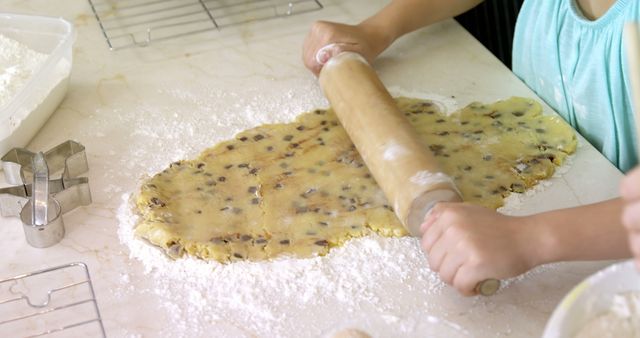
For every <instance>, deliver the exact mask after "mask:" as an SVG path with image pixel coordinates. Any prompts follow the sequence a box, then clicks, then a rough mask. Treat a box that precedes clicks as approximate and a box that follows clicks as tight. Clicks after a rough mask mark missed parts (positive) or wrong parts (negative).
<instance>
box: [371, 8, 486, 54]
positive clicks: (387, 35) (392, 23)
mask: <svg viewBox="0 0 640 338" xmlns="http://www.w3.org/2000/svg"><path fill="white" fill-rule="evenodd" d="M482 1H483V0H453V1H452V0H393V1H391V3H390V4H388V5H387V6H386V7H384V8H383V9H382V10H380V11H379V12H378V13H376V14H375V15H373V16H371V17H370V18H368V19H366V20H364V21H363V22H362V23H360V25H359V26H360V27H362V28H363V29H365V30H368V31H369V32H371V33H372V34H374V35H376V36H377V37H378V38H379V39H380V40H381V41H382V42H384V43H385V44H386V45H390V44H391V43H392V42H393V41H394V40H395V39H397V38H399V37H400V36H402V35H404V34H407V33H409V32H413V31H414V30H416V29H419V28H422V27H425V26H428V25H430V24H433V23H436V22H438V21H442V20H444V19H448V18H452V17H454V16H456V15H458V14H461V13H464V12H466V11H467V10H469V9H471V8H473V7H475V6H476V5H478V4H479V3H481V2H482Z"/></svg>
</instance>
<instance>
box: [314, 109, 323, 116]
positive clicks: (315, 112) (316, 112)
mask: <svg viewBox="0 0 640 338" xmlns="http://www.w3.org/2000/svg"><path fill="white" fill-rule="evenodd" d="M313 113H314V114H316V115H324V113H325V112H324V110H320V109H316V110H314V111H313Z"/></svg>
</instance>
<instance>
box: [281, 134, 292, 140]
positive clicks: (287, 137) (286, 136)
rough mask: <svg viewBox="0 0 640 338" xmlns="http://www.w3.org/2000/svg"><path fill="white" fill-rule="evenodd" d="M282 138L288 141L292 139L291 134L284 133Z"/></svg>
mask: <svg viewBox="0 0 640 338" xmlns="http://www.w3.org/2000/svg"><path fill="white" fill-rule="evenodd" d="M282 139H283V140H284V141H287V142H289V141H291V140H293V135H285V137H283V138H282Z"/></svg>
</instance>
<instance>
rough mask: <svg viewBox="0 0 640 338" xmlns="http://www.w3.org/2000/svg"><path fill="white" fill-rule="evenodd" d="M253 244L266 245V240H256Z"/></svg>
mask: <svg viewBox="0 0 640 338" xmlns="http://www.w3.org/2000/svg"><path fill="white" fill-rule="evenodd" d="M254 243H256V244H264V243H267V240H266V239H264V238H258V239H256V240H255V242H254Z"/></svg>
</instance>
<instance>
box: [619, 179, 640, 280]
mask: <svg viewBox="0 0 640 338" xmlns="http://www.w3.org/2000/svg"><path fill="white" fill-rule="evenodd" d="M620 193H621V195H622V199H623V200H624V202H625V206H624V210H623V212H622V224H624V226H625V228H627V231H628V233H629V248H630V249H631V252H633V255H634V256H635V260H636V266H637V267H638V269H640V167H637V168H636V169H634V170H633V171H632V172H631V173H629V174H628V175H627V177H625V178H624V180H623V181H622V184H621V185H620Z"/></svg>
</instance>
